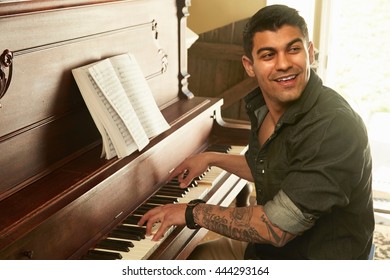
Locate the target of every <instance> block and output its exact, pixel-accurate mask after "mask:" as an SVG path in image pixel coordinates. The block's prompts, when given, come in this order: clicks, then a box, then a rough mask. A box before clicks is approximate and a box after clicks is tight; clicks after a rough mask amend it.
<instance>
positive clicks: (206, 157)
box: [168, 152, 253, 187]
mask: <svg viewBox="0 0 390 280" xmlns="http://www.w3.org/2000/svg"><path fill="white" fill-rule="evenodd" d="M209 166H217V167H219V168H222V169H224V170H226V171H227V172H230V173H233V174H235V175H237V176H238V177H240V178H243V179H245V180H248V181H251V182H253V177H252V173H251V171H250V169H249V166H248V163H247V161H246V159H245V156H243V155H229V154H223V153H216V152H205V153H201V154H197V155H194V156H192V157H189V158H187V159H185V160H184V161H183V162H182V163H181V164H180V165H179V166H177V167H176V168H175V169H174V170H173V171H172V172H171V174H170V176H169V178H168V180H171V179H172V178H174V177H176V176H177V177H178V179H179V182H180V187H186V186H188V185H189V184H190V183H191V181H192V180H193V179H194V178H195V177H197V176H199V175H201V174H202V173H203V172H205V170H207V168H208V167H209Z"/></svg>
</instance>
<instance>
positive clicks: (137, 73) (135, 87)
mask: <svg viewBox="0 0 390 280" xmlns="http://www.w3.org/2000/svg"><path fill="white" fill-rule="evenodd" d="M110 61H111V63H112V65H113V68H114V70H115V72H116V73H117V76H118V77H119V80H120V82H121V83H122V86H123V88H124V90H125V92H126V94H127V97H128V98H129V100H130V103H131V104H132V105H133V108H134V110H135V112H136V114H137V116H138V118H139V120H140V123H141V124H142V126H143V128H144V130H145V132H146V134H147V136H148V137H149V138H150V137H153V136H156V135H158V134H160V133H162V132H164V131H165V130H167V129H168V128H169V124H168V123H167V122H166V120H165V118H164V117H163V115H162V114H161V112H160V110H159V108H158V106H157V104H156V101H155V100H154V97H153V94H152V91H151V90H150V88H149V85H148V83H147V81H146V79H145V77H144V75H143V73H142V71H141V68H140V67H139V65H138V62H137V61H136V59H135V57H134V55H132V54H129V53H127V54H123V55H118V56H115V57H111V58H110Z"/></svg>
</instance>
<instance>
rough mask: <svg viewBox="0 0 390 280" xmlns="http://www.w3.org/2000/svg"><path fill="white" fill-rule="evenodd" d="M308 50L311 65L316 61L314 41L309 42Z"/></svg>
mask: <svg viewBox="0 0 390 280" xmlns="http://www.w3.org/2000/svg"><path fill="white" fill-rule="evenodd" d="M308 52H309V61H310V65H312V64H313V63H314V61H315V54H314V44H313V42H309V46H308Z"/></svg>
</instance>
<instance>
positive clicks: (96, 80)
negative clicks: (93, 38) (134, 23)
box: [72, 54, 169, 159]
mask: <svg viewBox="0 0 390 280" xmlns="http://www.w3.org/2000/svg"><path fill="white" fill-rule="evenodd" d="M72 73H73V76H74V78H75V80H76V83H77V85H78V87H79V89H80V91H81V94H82V96H83V98H84V100H85V103H86V105H87V108H88V110H89V111H90V113H91V116H92V118H93V120H94V122H95V124H96V127H97V128H98V130H99V132H100V134H101V136H102V142H103V147H102V157H103V156H104V157H105V158H106V159H110V158H113V157H114V156H118V157H119V158H121V157H125V156H128V155H130V154H131V153H133V152H134V151H136V150H142V149H143V148H145V146H146V145H147V144H148V143H149V141H150V140H149V139H150V138H151V137H154V136H156V135H158V134H160V133H162V132H163V131H165V130H167V129H168V128H169V124H168V123H167V122H166V120H165V119H164V117H163V115H162V114H161V112H160V110H159V108H158V106H157V104H156V102H155V100H154V97H153V94H152V92H151V90H150V88H149V86H148V84H147V81H146V79H145V77H144V75H143V73H142V71H141V69H140V67H139V65H138V63H137V61H136V59H135V57H134V56H133V55H132V54H123V55H118V56H115V57H111V58H108V59H104V60H101V61H99V62H96V63H92V64H89V65H86V66H82V67H79V68H75V69H73V70H72Z"/></svg>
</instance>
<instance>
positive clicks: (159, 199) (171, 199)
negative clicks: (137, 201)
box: [146, 197, 178, 205]
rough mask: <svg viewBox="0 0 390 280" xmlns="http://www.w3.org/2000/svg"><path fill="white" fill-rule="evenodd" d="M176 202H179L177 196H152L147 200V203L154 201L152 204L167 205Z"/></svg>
mask: <svg viewBox="0 0 390 280" xmlns="http://www.w3.org/2000/svg"><path fill="white" fill-rule="evenodd" d="M174 202H178V198H177V197H151V198H149V199H148V200H147V201H146V203H147V204H148V203H152V204H159V205H165V204H169V203H174Z"/></svg>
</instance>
